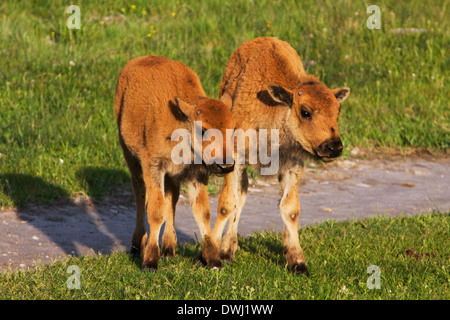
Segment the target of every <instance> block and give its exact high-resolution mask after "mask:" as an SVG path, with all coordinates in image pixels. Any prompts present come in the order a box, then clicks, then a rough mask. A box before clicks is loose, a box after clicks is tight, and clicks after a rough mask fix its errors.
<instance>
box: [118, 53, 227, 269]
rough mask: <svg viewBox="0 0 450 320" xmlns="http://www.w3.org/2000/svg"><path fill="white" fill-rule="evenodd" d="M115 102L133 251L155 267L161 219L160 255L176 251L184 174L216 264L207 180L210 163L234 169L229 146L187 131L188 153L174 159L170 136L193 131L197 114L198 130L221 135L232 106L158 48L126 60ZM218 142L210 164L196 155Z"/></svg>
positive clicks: (208, 256)
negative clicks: (131, 206)
mask: <svg viewBox="0 0 450 320" xmlns="http://www.w3.org/2000/svg"><path fill="white" fill-rule="evenodd" d="M114 107H115V115H116V120H117V125H118V128H119V140H120V144H121V146H122V149H123V155H124V157H125V160H126V163H127V165H128V167H129V169H130V172H131V182H132V186H133V192H134V198H135V201H136V228H135V230H134V233H133V239H132V248H131V251H132V252H133V253H140V252H141V253H143V264H142V268H143V269H156V268H157V262H158V260H159V256H160V248H159V243H158V242H159V234H160V229H161V227H162V225H163V223H164V222H166V226H165V228H164V233H163V237H162V248H161V249H162V250H161V251H162V253H163V254H165V255H174V254H175V247H176V244H177V239H176V233H175V228H174V215H175V206H176V203H177V200H178V197H179V193H180V184H181V183H182V182H183V181H188V194H189V200H190V203H191V206H192V210H193V214H194V217H195V220H196V222H197V224H198V227H199V229H200V234H201V237H202V257H203V259H204V260H205V261H206V263H207V264H208V265H209V266H212V267H220V266H221V261H220V258H219V254H218V247H217V246H216V244H215V243H214V241H213V239H212V238H211V226H210V208H209V202H208V194H207V183H208V175H209V172H210V171H212V172H214V173H219V174H226V173H228V172H230V171H232V170H233V168H234V164H233V163H232V161H233V160H232V152H231V154H227V152H226V141H225V143H223V142H222V141H215V140H213V141H205V140H203V139H201V142H200V143H198V141H197V140H196V141H194V140H193V139H194V137H195V136H196V135H195V134H192V135H190V139H191V141H189V146H190V148H188V150H189V151H190V155H189V158H190V159H191V160H192V161H190V162H189V163H184V162H183V163H178V162H177V164H176V163H174V161H172V150H173V149H174V147H175V146H176V145H177V144H178V143H179V142H178V141H172V140H173V139H172V134H173V132H175V131H176V130H177V129H184V130H187V131H188V132H193V129H194V122H196V121H199V122H200V121H201V123H202V128H201V129H202V130H203V131H204V130H208V129H212V128H214V129H217V130H219V131H220V132H222V133H223V137H226V133H225V132H226V129H234V127H235V124H234V122H233V118H232V115H231V112H230V109H229V107H228V106H226V105H225V104H224V103H223V102H221V101H219V100H215V99H209V98H206V97H205V92H204V91H203V88H202V85H201V83H200V80H199V78H198V76H197V75H196V74H195V73H194V72H193V71H192V70H191V69H189V68H188V67H187V66H185V65H183V64H181V63H179V62H176V61H172V60H170V59H168V58H165V57H158V56H146V57H140V58H136V59H133V60H131V61H130V62H129V63H128V64H127V65H126V66H125V67H124V68H123V70H122V72H121V73H120V76H119V79H118V82H117V89H116V95H115V100H114ZM199 122H196V123H199ZM200 135H201V134H200ZM197 138H198V135H197ZM200 138H201V137H200ZM217 143H220V147H218V148H214V149H213V150H214V154H213V159H211V157H209V158H208V161H207V163H208V165H206V164H205V163H200V164H195V163H194V158H198V157H201V159H203V150H204V149H205V148H207V147H211V145H213V146H214V144H217ZM183 156H184V157H186V155H183ZM230 159H231V161H230ZM205 162H206V161H205ZM196 163H198V161H197V162H196ZM220 163H223V164H220ZM146 212H147V219H148V223H149V227H150V233H149V235H148V236H147V234H146V230H145V220H144V219H145V213H146Z"/></svg>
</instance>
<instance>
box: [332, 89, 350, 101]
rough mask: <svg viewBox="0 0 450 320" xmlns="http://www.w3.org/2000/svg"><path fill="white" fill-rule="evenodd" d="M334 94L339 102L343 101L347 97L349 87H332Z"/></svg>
mask: <svg viewBox="0 0 450 320" xmlns="http://www.w3.org/2000/svg"><path fill="white" fill-rule="evenodd" d="M331 91H333V94H334V96H335V97H336V99H337V100H338V101H339V102H343V101H344V100H345V99H347V97H348V96H349V95H350V88H349V87H343V88H339V89H333V90H331Z"/></svg>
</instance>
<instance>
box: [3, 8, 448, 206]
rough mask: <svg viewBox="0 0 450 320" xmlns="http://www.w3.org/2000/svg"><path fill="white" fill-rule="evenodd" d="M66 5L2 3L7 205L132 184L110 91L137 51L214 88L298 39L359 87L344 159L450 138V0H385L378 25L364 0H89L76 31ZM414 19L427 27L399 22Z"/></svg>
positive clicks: (325, 70) (444, 145)
mask: <svg viewBox="0 0 450 320" xmlns="http://www.w3.org/2000/svg"><path fill="white" fill-rule="evenodd" d="M67 4H68V2H67V1H52V2H47V1H38V0H35V1H12V0H8V1H2V2H1V4H0V28H1V33H0V38H1V41H0V55H1V58H0V154H1V155H0V206H20V205H26V204H28V203H30V202H43V203H54V202H55V201H56V200H58V199H60V198H64V197H69V196H73V195H76V194H79V193H84V194H87V195H90V196H97V197H100V196H101V195H103V194H105V193H106V192H109V190H110V188H111V187H115V186H119V185H121V184H123V183H128V181H129V174H128V172H127V169H126V166H125V163H124V161H123V159H122V155H121V150H120V147H119V144H118V138H117V129H116V124H115V119H114V115H113V96H114V91H115V85H116V79H117V77H118V74H119V72H120V70H121V68H122V67H123V66H124V65H125V64H126V62H127V61H129V60H130V59H132V58H134V57H137V56H142V55H147V54H155V55H163V56H167V57H170V58H172V59H174V60H179V61H181V62H183V63H185V64H187V65H189V66H190V67H191V68H192V69H193V70H195V71H196V72H197V73H198V74H199V76H200V78H201V80H202V83H203V86H204V88H205V91H206V92H207V94H208V95H210V96H212V97H217V92H218V87H219V83H220V80H221V77H222V74H223V71H224V68H225V65H226V63H227V61H228V58H229V56H230V54H231V53H232V52H233V50H234V49H235V48H237V46H238V45H239V44H241V43H242V42H243V41H245V40H248V39H251V38H254V37H258V36H276V37H279V38H280V39H283V40H286V41H288V42H289V43H290V44H291V45H292V46H293V47H294V48H295V49H296V50H297V51H298V52H299V54H300V56H301V57H302V59H303V60H305V61H311V60H313V61H314V62H316V64H315V65H314V66H311V67H310V68H309V69H308V71H309V72H310V73H313V74H315V75H317V76H319V77H320V78H321V79H322V80H323V81H324V82H325V83H326V84H327V85H328V86H329V87H338V86H344V85H345V86H349V87H351V89H352V94H351V97H350V98H349V99H348V100H347V101H346V102H345V103H344V105H343V108H342V113H341V118H340V133H341V137H342V139H343V141H344V144H345V145H346V153H345V155H347V156H348V155H349V150H351V148H352V147H353V146H358V147H362V148H378V147H388V148H393V149H396V150H404V149H407V148H411V147H413V148H425V149H430V150H436V151H438V152H440V151H445V150H447V149H448V147H449V142H450V139H449V130H450V128H449V122H448V117H449V108H448V98H449V90H450V87H449V86H448V85H445V83H446V82H448V80H449V72H450V67H449V62H450V60H449V58H448V50H449V46H448V43H449V42H450V41H449V35H450V32H449V19H446V17H448V14H449V6H448V2H447V1H445V0H438V1H432V2H423V3H422V2H414V3H411V2H409V1H395V0H385V1H381V0H380V1H378V2H377V5H378V6H379V7H380V9H381V22H382V29H381V30H369V29H368V28H367V27H366V20H367V18H368V17H369V16H370V14H367V13H366V8H367V7H368V6H369V5H370V4H372V3H371V2H367V1H361V2H354V1H350V0H341V1H329V0H326V1H313V0H306V1H301V2H300V1H293V0H292V1H281V0H270V1H268V0H262V1H257V2H256V1H247V0H235V1H231V0H230V1H219V0H212V1H180V0H167V1H143V0H139V1H138V0H136V1H135V2H134V5H135V8H132V7H131V4H132V2H130V1H118V0H115V1H81V0H80V1H78V2H77V5H79V6H80V9H81V29H79V30H69V29H67V27H66V20H67V18H68V17H69V14H66V13H65V8H66V6H67ZM122 9H123V11H122ZM172 13H174V15H173V14H172ZM404 27H416V28H424V29H426V30H427V32H426V33H422V34H404V35H397V34H394V33H392V32H390V30H391V29H394V28H404ZM149 35H151V36H150V37H149Z"/></svg>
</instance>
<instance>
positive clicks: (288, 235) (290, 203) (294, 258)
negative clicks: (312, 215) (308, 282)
mask: <svg viewBox="0 0 450 320" xmlns="http://www.w3.org/2000/svg"><path fill="white" fill-rule="evenodd" d="M302 170H303V168H302V167H301V166H296V167H293V168H289V169H288V170H286V171H284V172H282V174H281V179H280V187H281V194H282V197H281V201H280V212H281V218H282V219H283V222H284V232H283V252H284V254H285V255H286V259H287V262H288V265H289V267H290V269H291V270H292V271H293V272H295V273H303V274H308V269H307V268H306V265H305V259H304V257H303V250H302V248H301V247H300V242H299V239H298V216H299V214H300V201H299V199H298V185H299V182H300V178H301V173H302Z"/></svg>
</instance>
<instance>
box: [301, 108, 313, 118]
mask: <svg viewBox="0 0 450 320" xmlns="http://www.w3.org/2000/svg"><path fill="white" fill-rule="evenodd" d="M300 114H301V115H302V118H304V119H311V113H309V112H308V111H306V110H302V111H300Z"/></svg>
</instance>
